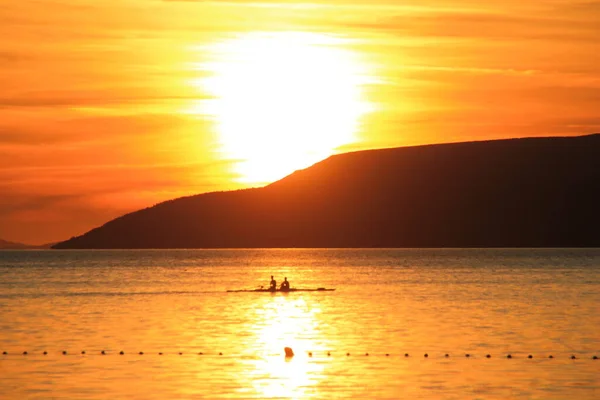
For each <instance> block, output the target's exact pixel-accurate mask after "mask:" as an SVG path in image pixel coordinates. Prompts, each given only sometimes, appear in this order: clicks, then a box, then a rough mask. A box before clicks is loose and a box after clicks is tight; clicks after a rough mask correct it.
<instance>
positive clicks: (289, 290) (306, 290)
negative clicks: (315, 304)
mask: <svg viewBox="0 0 600 400" xmlns="http://www.w3.org/2000/svg"><path fill="white" fill-rule="evenodd" d="M334 290H335V289H326V288H322V287H320V288H317V289H296V288H292V289H287V290H281V289H277V290H271V289H239V290H228V291H227V292H229V293H240V292H259V293H268V292H271V293H276V292H282V293H288V292H333V291H334Z"/></svg>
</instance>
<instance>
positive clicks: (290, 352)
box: [283, 347, 294, 357]
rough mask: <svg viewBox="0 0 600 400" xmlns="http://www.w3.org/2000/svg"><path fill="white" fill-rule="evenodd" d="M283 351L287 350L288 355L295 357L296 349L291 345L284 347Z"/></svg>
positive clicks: (286, 354)
mask: <svg viewBox="0 0 600 400" xmlns="http://www.w3.org/2000/svg"><path fill="white" fill-rule="evenodd" d="M283 351H284V352H285V356H286V357H294V350H292V348H291V347H284V348H283Z"/></svg>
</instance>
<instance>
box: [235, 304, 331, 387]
mask: <svg viewBox="0 0 600 400" xmlns="http://www.w3.org/2000/svg"><path fill="white" fill-rule="evenodd" d="M269 300H270V301H268V302H266V303H265V304H263V305H262V307H260V308H258V307H257V308H256V309H255V310H254V312H255V313H256V315H255V316H254V317H253V318H254V319H255V320H256V321H257V323H256V325H255V326H256V331H254V332H253V335H252V336H251V338H252V339H251V340H252V342H253V343H254V344H255V345H256V346H257V347H258V348H260V349H263V352H262V354H261V356H260V357H257V358H255V359H254V360H252V364H253V365H252V366H249V368H248V370H247V374H248V379H249V380H250V381H251V382H252V385H253V386H254V389H255V390H256V392H258V393H261V394H262V395H263V396H264V397H265V398H275V397H277V398H282V397H290V396H291V397H292V398H302V397H304V395H305V394H306V393H305V390H306V388H308V387H309V386H310V383H316V382H317V381H318V380H319V378H320V377H321V376H322V372H323V369H324V368H325V366H324V365H323V364H322V363H318V362H311V359H310V358H309V357H308V356H307V352H308V351H316V350H319V349H320V348H322V347H323V343H321V342H322V339H323V338H319V334H318V324H319V314H320V312H321V310H320V308H318V307H310V306H309V305H308V304H307V303H306V302H305V301H304V299H302V298H300V299H294V298H290V297H288V296H286V295H282V296H278V295H274V296H273V297H271V298H270V299H269ZM286 346H289V347H291V348H292V349H293V351H294V352H295V356H294V357H293V358H284V357H283V355H282V354H281V353H282V350H283V349H284V347H286ZM274 354H277V355H274Z"/></svg>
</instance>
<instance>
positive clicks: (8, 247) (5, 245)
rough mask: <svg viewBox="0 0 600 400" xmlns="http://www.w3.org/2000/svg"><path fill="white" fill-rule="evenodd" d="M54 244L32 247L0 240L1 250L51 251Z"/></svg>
mask: <svg viewBox="0 0 600 400" xmlns="http://www.w3.org/2000/svg"><path fill="white" fill-rule="evenodd" d="M53 245H54V244H53V243H52V244H42V245H39V246H37V245H31V244H24V243H17V242H9V241H7V240H2V239H0V250H32V249H49V248H51V247H52V246H53Z"/></svg>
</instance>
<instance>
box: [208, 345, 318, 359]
mask: <svg viewBox="0 0 600 400" xmlns="http://www.w3.org/2000/svg"><path fill="white" fill-rule="evenodd" d="M283 351H284V352H285V356H286V357H294V350H292V348H291V347H284V348H283ZM220 354H221V353H219V355H220ZM309 354H310V353H309Z"/></svg>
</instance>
